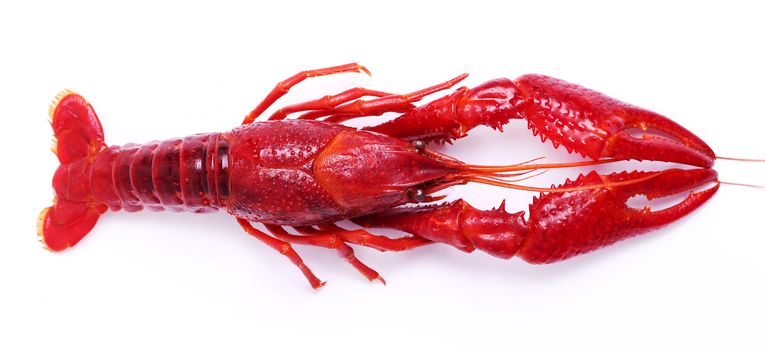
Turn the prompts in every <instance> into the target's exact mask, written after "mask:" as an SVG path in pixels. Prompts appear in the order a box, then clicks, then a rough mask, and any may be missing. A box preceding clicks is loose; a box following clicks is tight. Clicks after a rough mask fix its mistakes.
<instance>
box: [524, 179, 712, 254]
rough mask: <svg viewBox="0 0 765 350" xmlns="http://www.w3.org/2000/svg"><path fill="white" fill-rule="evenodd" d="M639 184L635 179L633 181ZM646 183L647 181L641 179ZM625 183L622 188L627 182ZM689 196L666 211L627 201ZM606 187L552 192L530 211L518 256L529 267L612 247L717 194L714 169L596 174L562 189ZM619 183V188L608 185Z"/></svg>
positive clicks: (537, 202) (616, 185)
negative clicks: (687, 192)
mask: <svg viewBox="0 0 765 350" xmlns="http://www.w3.org/2000/svg"><path fill="white" fill-rule="evenodd" d="M636 179H637V180H638V181H634V180H636ZM640 179H644V180H640ZM627 181H629V183H628V184H626V185H619V184H620V183H626V182H627ZM710 183H714V186H712V187H710V188H708V189H704V190H701V191H698V192H690V193H689V195H688V196H687V197H686V198H685V199H684V200H683V201H681V202H680V203H678V204H676V205H674V206H672V207H669V208H666V209H662V210H657V211H652V210H651V209H650V207H645V208H641V209H636V208H632V207H630V206H628V204H627V201H628V200H629V199H630V198H633V197H635V196H640V195H642V196H645V197H646V198H647V199H649V200H651V199H655V198H664V197H667V196H672V195H676V194H680V193H683V192H685V191H689V190H692V189H696V188H700V187H701V186H704V185H707V184H710ZM596 184H602V185H603V186H602V188H597V189H588V190H579V191H577V190H575V191H571V192H559V193H548V194H544V195H542V196H540V197H539V198H538V199H536V200H535V201H534V203H533V204H532V205H531V206H530V207H529V209H530V215H529V222H528V226H529V236H528V237H527V239H526V240H525V242H524V244H523V246H522V248H521V249H520V250H519V252H518V255H519V256H521V257H522V258H523V259H524V260H526V261H528V262H530V263H539V264H543V263H551V262H555V261H559V260H563V259H567V258H570V257H572V256H575V255H579V254H582V253H586V252H589V251H591V250H595V249H598V248H601V247H605V246H608V245H611V244H613V243H615V242H617V241H620V240H623V239H625V238H629V237H633V236H636V235H639V234H642V233H645V232H648V231H650V230H653V229H657V228H660V227H662V226H665V225H667V224H670V223H672V222H674V221H676V220H678V219H680V218H682V217H684V216H686V215H688V214H689V213H690V212H692V211H694V210H695V209H696V208H698V207H699V206H701V205H702V204H703V203H704V202H706V201H707V200H708V199H709V198H711V197H712V195H714V194H715V192H717V189H718V188H719V183H717V173H716V172H715V171H714V170H712V169H693V170H680V169H670V170H664V171H659V172H637V171H636V172H631V173H613V174H609V175H600V174H597V173H595V172H591V173H589V174H587V175H584V176H580V177H579V178H578V179H577V180H575V181H573V182H570V183H567V184H566V185H564V186H563V187H568V186H572V187H581V186H588V185H596ZM609 184H614V186H609Z"/></svg>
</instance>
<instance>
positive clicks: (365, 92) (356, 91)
mask: <svg viewBox="0 0 765 350" xmlns="http://www.w3.org/2000/svg"><path fill="white" fill-rule="evenodd" d="M388 95H391V94H390V93H387V92H382V91H375V90H369V89H365V88H362V87H356V88H352V89H348V90H346V91H343V92H341V93H339V94H337V95H327V96H324V97H322V98H319V99H315V100H311V101H307V102H302V103H296V104H294V105H290V106H286V107H284V108H281V109H279V110H278V111H276V112H274V114H272V115H271V117H270V118H268V119H269V120H282V119H284V118H286V117H287V116H288V115H290V114H292V113H296V112H302V111H329V110H332V109H333V108H335V107H337V106H339V105H341V104H343V103H346V102H348V101H353V100H355V99H357V98H360V97H364V96H375V97H383V96H388ZM411 108H414V106H411ZM317 118H318V117H317ZM301 119H307V118H301ZM310 119H315V118H310Z"/></svg>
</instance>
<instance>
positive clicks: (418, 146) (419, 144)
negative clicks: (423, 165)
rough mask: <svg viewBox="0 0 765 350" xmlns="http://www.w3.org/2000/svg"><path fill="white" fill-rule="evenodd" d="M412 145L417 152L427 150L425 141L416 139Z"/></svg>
mask: <svg viewBox="0 0 765 350" xmlns="http://www.w3.org/2000/svg"><path fill="white" fill-rule="evenodd" d="M412 147H413V148H414V150H415V151H417V153H422V151H424V150H425V141H422V140H416V141H413V142H412Z"/></svg>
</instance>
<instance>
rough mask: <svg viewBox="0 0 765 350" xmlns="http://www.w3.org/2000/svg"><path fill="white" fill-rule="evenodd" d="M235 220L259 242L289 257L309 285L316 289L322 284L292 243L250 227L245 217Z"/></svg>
mask: <svg viewBox="0 0 765 350" xmlns="http://www.w3.org/2000/svg"><path fill="white" fill-rule="evenodd" d="M236 221H237V222H239V225H241V226H242V228H243V229H244V230H245V231H247V233H249V234H251V235H253V236H255V238H257V239H259V240H260V241H261V242H263V243H265V244H267V245H268V246H269V247H271V248H274V249H276V250H277V251H278V252H279V253H282V255H285V256H286V257H287V258H288V259H290V261H292V263H293V264H295V266H297V267H298V268H299V269H300V271H302V272H303V275H305V277H306V278H307V279H308V282H309V283H310V284H311V287H313V288H314V289H317V288H320V287H321V286H323V285H324V282H322V281H321V280H319V279H318V278H317V277H316V275H314V274H313V272H312V271H311V269H310V268H308V266H307V265H306V264H305V263H304V262H303V259H302V258H301V257H300V255H298V254H297V252H295V250H294V249H292V245H290V244H289V243H287V242H284V241H280V240H278V239H276V238H273V237H271V236H269V235H267V234H265V233H263V232H261V231H260V230H258V229H256V228H255V227H252V225H251V224H250V222H249V221H247V220H245V219H241V218H237V219H236Z"/></svg>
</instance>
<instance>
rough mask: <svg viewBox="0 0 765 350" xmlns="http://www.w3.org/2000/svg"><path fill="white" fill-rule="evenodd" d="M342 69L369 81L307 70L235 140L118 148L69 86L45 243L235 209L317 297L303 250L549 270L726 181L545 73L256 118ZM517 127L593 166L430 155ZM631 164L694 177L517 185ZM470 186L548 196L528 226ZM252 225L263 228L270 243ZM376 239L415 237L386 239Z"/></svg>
mask: <svg viewBox="0 0 765 350" xmlns="http://www.w3.org/2000/svg"><path fill="white" fill-rule="evenodd" d="M343 72H366V73H368V71H367V70H366V68H364V67H362V66H360V65H358V64H346V65H341V66H336V67H330V68H323V69H317V70H309V71H303V72H301V73H298V74H296V75H294V76H292V77H290V78H288V79H286V80H284V81H282V82H280V83H279V84H277V85H276V87H275V88H274V89H273V90H272V91H271V92H270V93H269V94H268V95H267V97H266V98H265V99H264V100H263V101H262V102H261V103H260V104H259V105H258V106H257V107H256V108H255V109H254V110H253V111H252V112H250V113H249V114H248V115H247V116H246V118H245V119H244V122H243V124H242V125H241V126H239V127H237V128H235V129H233V130H231V131H227V132H220V133H206V134H197V135H192V136H188V137H184V138H175V139H170V140H165V141H155V142H150V143H146V144H127V145H124V146H107V145H106V144H105V142H104V133H103V130H102V128H101V124H100V122H99V120H98V117H97V116H96V113H95V111H94V109H93V108H92V107H91V105H90V104H89V103H88V102H86V100H85V99H83V98H82V97H81V96H80V95H78V94H75V93H73V92H69V91H64V92H63V93H61V94H59V95H58V96H57V97H56V99H55V100H54V102H53V104H52V105H51V107H50V111H49V112H50V117H51V125H52V127H53V131H54V136H55V140H56V143H55V145H54V148H53V151H54V153H55V154H56V155H57V156H58V159H59V161H60V166H59V167H58V169H57V170H56V172H55V175H54V176H53V188H54V189H55V193H56V196H55V199H54V203H53V205H52V206H50V207H49V208H46V209H44V210H43V211H42V213H41V214H40V219H39V227H38V234H39V235H40V236H41V240H42V242H44V244H45V245H46V246H47V247H48V248H49V249H51V250H54V251H59V250H62V249H65V248H67V247H70V246H72V245H74V244H76V243H77V242H79V241H80V240H81V239H82V238H83V237H84V236H85V235H86V234H87V233H88V232H89V231H90V230H91V229H92V228H93V226H94V225H95V224H96V221H97V220H98V218H99V216H100V215H102V214H104V213H105V212H106V211H107V210H108V209H111V210H113V211H118V210H125V211H127V212H134V211H138V210H142V209H143V208H147V209H149V210H171V211H192V212H198V213H202V212H212V211H216V210H218V209H224V210H226V211H227V212H228V213H229V214H231V215H233V216H235V217H236V220H237V221H238V223H239V224H240V225H241V226H242V228H244V230H245V231H246V232H247V233H249V234H251V235H252V236H254V237H256V238H257V239H259V240H261V241H262V242H264V243H266V244H267V245H269V246H271V247H273V248H274V249H276V250H277V251H278V252H280V253H281V254H283V255H285V256H286V257H287V258H289V259H290V261H292V263H293V264H295V265H296V266H297V267H299V268H300V270H301V271H302V273H303V274H304V275H305V277H306V278H307V279H308V281H309V282H310V284H311V286H312V287H314V288H318V287H320V286H321V285H323V282H322V281H321V280H320V279H319V278H317V277H316V276H315V275H314V274H313V272H311V270H310V269H309V268H308V266H307V265H306V264H305V263H304V262H303V260H302V259H301V257H300V256H299V255H298V254H297V253H296V252H295V250H294V249H293V247H292V244H306V245H313V246H319V247H324V248H328V249H333V250H336V251H337V253H338V254H339V255H340V256H341V257H342V258H343V259H345V260H346V261H347V262H348V263H350V264H351V265H352V266H353V267H355V268H356V269H357V270H358V271H359V272H361V273H362V274H363V275H364V276H365V277H366V278H368V279H369V280H375V279H377V280H380V281H382V282H384V281H383V279H382V277H381V276H380V275H379V274H378V273H377V272H376V271H375V270H373V269H372V268H370V267H368V266H367V265H365V264H364V263H362V262H361V261H359V260H358V259H357V258H356V257H355V255H354V251H353V249H352V248H351V246H350V244H355V245H360V246H366V247H371V248H374V249H378V250H380V251H405V250H409V249H414V248H417V247H420V246H423V245H426V244H431V243H444V244H448V245H451V246H454V247H455V248H457V249H459V250H462V251H465V252H471V251H474V250H476V249H479V250H482V251H484V252H486V253H488V254H491V255H493V256H496V257H499V258H504V259H508V258H511V257H513V256H518V257H520V258H522V259H524V260H526V261H528V262H530V263H534V264H544V263H551V262H555V261H559V260H563V259H567V258H570V257H572V256H575V255H578V254H582V253H586V252H588V251H591V250H594V249H597V248H600V247H605V246H608V245H610V244H612V243H615V242H617V241H619V240H622V239H625V238H628V237H631V236H635V235H639V234H642V233H645V232H647V231H650V230H653V229H656V228H659V227H662V226H664V225H667V224H669V223H671V222H673V221H676V220H678V219H680V218H682V217H684V216H686V215H688V214H689V213H690V212H692V211H694V210H695V209H696V208H698V207H699V206H701V205H702V204H703V203H704V202H706V201H707V200H709V199H710V198H711V197H712V196H713V195H714V194H715V192H716V191H717V190H718V188H719V186H720V181H719V180H718V178H717V173H716V172H715V170H713V169H711V167H712V165H713V163H714V161H715V159H717V157H716V156H715V153H714V152H713V151H712V149H711V148H710V147H709V146H707V144H706V143H704V141H702V140H701V139H700V138H699V137H697V136H696V135H694V134H693V133H691V132H690V131H688V130H686V129H685V128H683V127H682V126H680V125H679V124H677V123H675V122H673V121H672V120H670V119H668V118H666V117H664V116H662V115H659V114H657V113H654V112H651V111H648V110H646V109H642V108H639V107H635V106H632V105H629V104H627V103H624V102H620V101H618V100H616V99H613V98H611V97H608V96H606V95H604V94H601V93H598V92H596V91H593V90H589V89H586V88H584V87H581V86H578V85H575V84H571V83H568V82H565V81H562V80H559V79H555V78H551V77H548V76H543V75H524V76H521V77H520V78H517V79H515V80H510V79H495V80H491V81H488V82H486V83H483V84H481V85H478V86H476V87H474V88H467V87H460V88H458V89H456V90H455V91H454V92H452V93H451V94H449V95H446V96H443V97H440V98H438V99H435V100H433V101H432V102H429V103H426V104H422V105H420V106H417V105H415V103H417V102H418V101H420V100H421V99H422V98H424V97H425V96H428V95H431V94H433V93H436V92H439V91H442V90H445V89H449V88H452V87H453V86H455V85H456V84H458V83H459V82H460V81H461V80H463V79H464V78H465V77H466V76H467V75H466V74H463V75H460V76H458V77H456V78H454V79H451V80H449V81H446V82H444V83H441V84H438V85H435V86H432V87H428V88H426V89H423V90H420V91H415V92H412V93H409V94H390V93H386V92H381V91H375V90H370V89H365V88H353V89H349V90H346V91H343V92H341V93H338V94H335V95H327V96H324V97H322V98H319V99H315V100H309V101H305V102H302V103H298V104H293V105H289V106H286V107H283V108H281V109H279V110H277V111H276V112H274V113H273V114H272V115H271V116H270V118H269V120H267V121H259V122H255V120H256V118H258V117H259V116H260V115H261V114H262V113H263V112H265V111H266V110H267V109H268V108H269V107H270V106H271V105H272V104H273V103H274V102H276V101H277V100H278V99H279V98H280V97H281V96H283V95H285V94H286V93H287V92H288V91H289V89H290V88H291V87H293V86H295V85H296V84H298V83H299V82H301V81H303V80H305V79H307V78H309V77H315V76H321V75H329V74H336V73H343ZM384 113H397V114H400V115H398V116H397V117H396V118H395V119H392V120H390V121H387V122H384V123H381V124H379V125H374V126H369V127H364V128H353V127H349V126H345V125H343V124H342V123H343V122H345V121H347V120H350V119H353V118H359V117H367V116H378V115H382V114H384ZM295 115H297V116H296V117H293V118H289V117H290V116H295ZM511 119H525V120H526V122H527V123H528V127H529V129H530V130H531V132H532V133H533V134H534V135H540V136H541V138H542V140H543V141H544V140H550V141H551V142H552V143H553V144H554V145H555V146H556V148H557V147H558V146H563V147H565V148H566V149H567V150H568V151H569V152H576V153H579V154H581V155H582V156H583V157H587V158H589V159H590V160H583V161H581V162H573V163H551V164H540V163H536V160H534V161H529V162H524V163H519V164H513V165H503V166H489V165H476V164H468V163H465V162H462V161H459V160H457V159H455V158H452V157H450V156H447V155H445V154H443V153H440V152H437V151H435V150H433V149H431V148H429V145H430V144H432V143H437V144H442V143H445V142H451V141H453V140H455V139H459V138H462V137H464V136H466V135H467V133H468V132H469V131H470V130H472V129H473V128H475V127H476V126H480V125H483V126H489V127H492V128H495V129H501V128H502V126H503V125H505V124H507V123H509V122H510V120H511ZM623 160H652V161H661V162H670V163H678V164H684V165H688V166H691V169H668V170H661V171H633V172H619V173H611V174H607V175H604V174H599V173H597V172H590V173H587V174H584V175H580V176H579V177H578V178H576V179H575V180H568V181H566V182H565V183H564V184H561V185H558V186H552V187H550V188H537V187H530V186H524V185H521V184H518V183H517V180H515V179H514V178H517V177H519V176H522V175H525V174H528V173H529V172H532V171H536V170H540V169H552V168H561V167H576V166H584V165H593V164H600V163H607V162H616V161H623ZM469 182H473V183H483V184H488V185H493V186H499V187H506V188H515V189H521V190H530V191H536V192H539V193H540V194H539V196H538V198H535V199H534V201H533V203H531V204H530V206H529V216H528V219H526V218H525V213H524V212H518V213H508V212H507V211H506V210H505V208H504V202H503V205H501V206H500V207H499V208H497V209H491V210H479V209H476V208H474V207H472V206H471V205H470V204H468V203H467V202H466V201H464V200H462V199H458V200H456V201H453V202H443V201H441V200H442V199H443V198H444V197H445V196H443V195H439V194H438V193H439V191H442V190H444V189H446V188H448V187H450V186H454V185H460V184H466V183H469ZM682 193H688V195H687V196H686V197H685V198H684V199H683V200H682V201H681V202H680V203H678V204H676V205H674V206H671V207H669V208H666V209H662V210H655V211H652V210H650V209H649V208H647V207H646V208H642V209H641V208H632V207H630V206H628V205H627V200H628V199H630V198H632V197H634V196H637V195H643V196H645V197H647V198H648V199H649V200H650V199H654V198H663V197H667V196H672V195H678V194H682ZM436 202H437V203H436ZM342 220H350V221H351V222H353V223H355V224H356V225H358V226H359V228H357V229H346V228H342V227H340V226H338V225H337V224H336V223H337V222H338V221H342ZM251 222H260V223H262V224H264V225H265V229H266V230H267V231H268V233H266V232H264V231H262V230H259V229H257V228H255V227H254V226H253V225H252V224H251ZM285 227H292V228H293V229H294V231H288V230H286V229H285ZM373 228H389V229H394V230H397V231H401V232H402V233H405V235H404V236H397V237H392V236H386V235H381V234H377V233H374V231H370V230H369V229H373Z"/></svg>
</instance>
